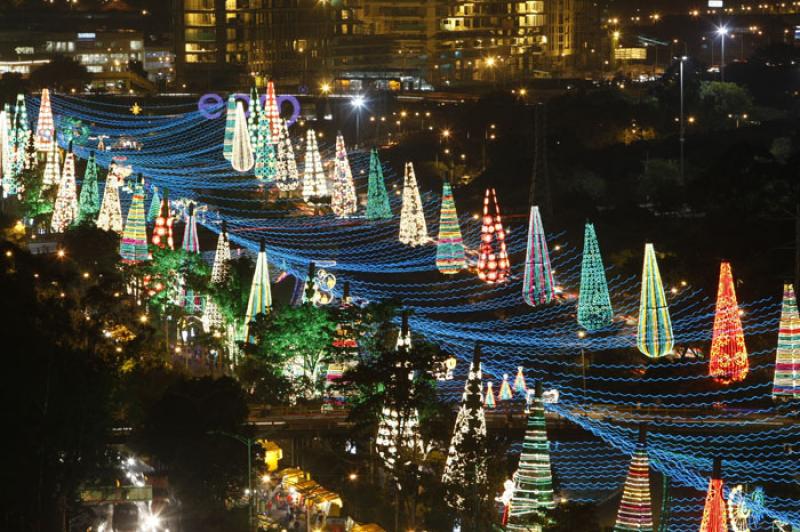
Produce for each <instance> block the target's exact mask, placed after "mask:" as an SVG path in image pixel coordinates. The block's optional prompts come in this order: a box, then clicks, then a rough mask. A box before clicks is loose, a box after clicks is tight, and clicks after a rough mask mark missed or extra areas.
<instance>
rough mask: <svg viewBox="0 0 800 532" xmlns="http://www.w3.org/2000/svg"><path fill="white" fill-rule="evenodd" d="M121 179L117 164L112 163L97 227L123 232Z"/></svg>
mask: <svg viewBox="0 0 800 532" xmlns="http://www.w3.org/2000/svg"><path fill="white" fill-rule="evenodd" d="M120 183H121V180H120V178H119V176H118V175H117V174H116V166H115V165H114V164H113V163H112V164H111V166H109V168H108V175H107V176H106V185H105V187H103V203H102V204H100V212H99V213H98V214H97V222H96V225H97V228H98V229H102V230H104V231H114V232H115V233H120V234H121V233H122V229H123V228H122V207H121V206H120V203H119V187H120Z"/></svg>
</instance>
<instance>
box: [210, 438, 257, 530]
mask: <svg viewBox="0 0 800 532" xmlns="http://www.w3.org/2000/svg"><path fill="white" fill-rule="evenodd" d="M209 434H214V435H218V436H226V437H228V438H232V439H234V440H236V441H238V442H239V443H241V444H243V445H245V446H246V447H247V505H248V509H247V522H248V525H249V528H248V530H253V525H254V524H255V521H254V517H255V516H254V515H253V513H254V512H253V510H254V505H253V499H254V498H255V493H253V442H254V441H255V439H254V438H246V437H244V436H240V435H238V434H232V433H230V432H224V431H217V430H215V431H211V432H209Z"/></svg>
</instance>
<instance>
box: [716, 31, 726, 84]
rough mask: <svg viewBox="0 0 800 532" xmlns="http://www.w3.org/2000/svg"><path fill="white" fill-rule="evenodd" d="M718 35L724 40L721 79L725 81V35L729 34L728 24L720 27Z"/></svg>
mask: <svg viewBox="0 0 800 532" xmlns="http://www.w3.org/2000/svg"><path fill="white" fill-rule="evenodd" d="M717 35H719V37H720V39H721V42H722V60H721V61H720V65H719V79H720V81H725V36H726V35H728V26H720V27H718V28H717Z"/></svg>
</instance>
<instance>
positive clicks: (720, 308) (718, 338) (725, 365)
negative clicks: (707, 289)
mask: <svg viewBox="0 0 800 532" xmlns="http://www.w3.org/2000/svg"><path fill="white" fill-rule="evenodd" d="M749 369H750V363H749V361H748V359H747V347H745V345H744V330H742V319H741V317H740V316H739V305H738V303H737V302H736V289H735V287H734V285H733V273H732V272H731V265H730V263H729V262H727V261H723V262H722V264H720V269H719V289H718V291H717V308H716V311H715V312H714V332H713V335H712V338H711V354H710V355H709V358H708V374H709V375H710V376H712V377H714V378H715V379H717V380H718V381H720V382H724V383H726V384H727V383H731V382H738V381H741V380H744V378H745V377H747V372H748V371H749Z"/></svg>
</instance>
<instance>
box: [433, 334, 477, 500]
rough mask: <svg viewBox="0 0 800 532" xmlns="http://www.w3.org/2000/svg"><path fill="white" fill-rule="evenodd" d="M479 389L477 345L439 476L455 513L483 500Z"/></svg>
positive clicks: (446, 498) (446, 497)
mask: <svg viewBox="0 0 800 532" xmlns="http://www.w3.org/2000/svg"><path fill="white" fill-rule="evenodd" d="M482 389H483V382H482V375H481V350H480V346H479V345H476V346H475V353H474V355H473V357H472V364H471V365H470V368H469V374H468V375H467V381H466V383H465V385H464V394H463V395H462V396H461V406H460V407H459V409H458V414H457V415H456V422H455V427H454V428H453V436H452V438H451V440H450V447H449V448H448V451H447V460H446V462H445V467H444V474H443V475H442V483H443V484H444V486H445V490H446V492H445V500H446V501H447V504H448V505H449V506H450V507H451V508H454V509H455V510H458V511H464V510H465V509H466V508H468V507H471V508H475V507H476V506H477V505H479V504H480V501H479V500H475V499H476V498H479V499H480V498H481V497H482V492H483V491H484V486H485V484H486V480H487V451H486V413H485V411H484V409H483V397H482V395H483V394H482ZM470 501H471V502H470Z"/></svg>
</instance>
